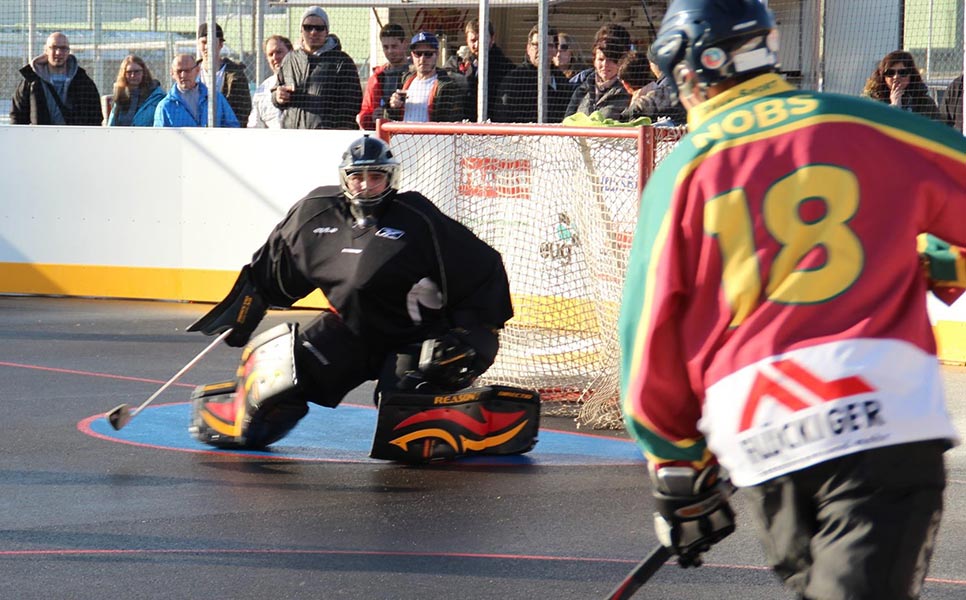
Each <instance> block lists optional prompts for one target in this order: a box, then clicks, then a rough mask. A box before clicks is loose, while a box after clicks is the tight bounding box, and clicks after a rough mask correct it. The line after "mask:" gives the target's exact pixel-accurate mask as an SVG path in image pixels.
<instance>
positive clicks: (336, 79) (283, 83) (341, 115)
mask: <svg viewBox="0 0 966 600" xmlns="http://www.w3.org/2000/svg"><path fill="white" fill-rule="evenodd" d="M301 23H302V45H301V47H300V48H297V49H296V50H294V51H292V52H289V53H288V54H287V55H286V56H285V60H284V61H282V68H281V70H280V71H279V73H278V87H276V88H275V91H274V92H273V93H272V101H273V102H274V103H275V106H277V107H279V108H280V109H281V110H282V129H358V128H359V125H358V124H357V123H356V115H357V114H359V109H360V108H361V107H362V84H361V83H360V82H359V71H358V70H357V69H356V65H355V63H354V62H353V61H352V58H351V57H350V56H349V55H348V54H346V53H345V52H343V51H342V43H341V42H340V41H339V38H338V37H336V36H335V34H333V33H330V32H329V17H328V15H327V14H326V13H325V11H324V10H322V9H321V8H320V7H318V6H311V7H309V8H307V9H306V10H305V12H304V13H302V21H301Z"/></svg>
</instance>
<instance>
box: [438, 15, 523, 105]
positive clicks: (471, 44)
mask: <svg viewBox="0 0 966 600" xmlns="http://www.w3.org/2000/svg"><path fill="white" fill-rule="evenodd" d="M463 31H464V32H465V33H466V49H465V51H463V49H462V48H461V49H460V50H461V52H457V53H456V54H455V55H453V56H452V57H450V59H449V60H448V61H447V62H446V70H447V71H448V72H450V73H453V74H456V73H459V74H460V75H462V76H463V78H464V81H465V88H466V98H465V103H464V112H465V113H466V117H467V118H468V119H469V120H470V121H474V122H475V121H478V120H479V114H478V111H477V106H476V105H477V100H478V88H479V74H478V73H477V70H478V69H479V56H480V21H479V19H471V20H469V21H467V22H466V26H465V27H464V28H463ZM487 31H488V32H489V36H488V37H487V47H488V48H489V54H487V67H486V73H487V76H486V97H487V102H486V113H487V115H489V114H490V113H491V111H492V110H493V108H494V107H495V106H496V105H497V103H498V102H499V100H498V98H499V92H500V84H501V83H502V82H503V78H504V77H505V76H506V74H507V73H509V72H510V71H512V70H513V63H512V62H510V59H509V58H507V57H506V54H504V53H503V50H502V49H501V48H500V47H499V46H497V45H496V38H495V37H494V34H495V32H496V30H495V29H494V28H493V22H492V21H490V22H489V23H488V27H487Z"/></svg>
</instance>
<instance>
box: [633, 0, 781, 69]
mask: <svg viewBox="0 0 966 600" xmlns="http://www.w3.org/2000/svg"><path fill="white" fill-rule="evenodd" d="M649 54H651V55H653V57H654V62H656V63H657V65H658V66H659V67H660V68H661V71H662V72H663V73H664V74H665V75H667V76H668V80H669V81H670V82H671V83H672V84H674V86H675V87H680V85H681V83H682V82H683V80H684V78H683V76H684V75H685V74H686V73H687V72H691V73H693V74H694V75H695V76H696V78H697V81H698V83H699V85H701V86H702V87H708V86H712V85H715V84H717V83H720V82H722V81H725V80H727V79H731V78H733V77H736V76H739V75H745V74H757V73H764V72H770V71H775V70H777V69H778V30H777V29H776V28H775V18H774V16H773V15H772V12H771V11H770V10H768V7H766V6H765V5H764V4H762V3H761V1H760V0H674V1H673V2H671V5H670V6H669V7H668V9H667V12H666V13H665V15H664V21H663V22H662V23H661V29H660V31H658V34H657V38H656V39H655V40H654V43H653V44H652V45H651V50H650V52H649Z"/></svg>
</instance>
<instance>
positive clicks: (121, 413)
mask: <svg viewBox="0 0 966 600" xmlns="http://www.w3.org/2000/svg"><path fill="white" fill-rule="evenodd" d="M230 333H231V329H229V330H227V331H225V332H224V333H222V334H221V335H219V336H218V337H216V338H215V341H213V342H211V343H210V344H208V346H207V347H206V348H205V349H204V350H202V351H201V352H199V353H198V356H195V357H194V358H192V359H191V361H189V362H188V364H186V365H185V366H183V367H181V370H180V371H178V372H177V373H175V374H174V377H172V378H171V379H169V380H168V381H167V382H166V383H165V384H164V385H162V386H161V387H160V388H159V389H158V391H156V392H154V393H153V394H151V397H150V398H148V399H147V400H145V401H144V402H142V403H141V405H140V406H138V407H137V408H136V409H134V410H133V411H132V410H131V407H130V406H128V405H127V404H121V405H120V406H115V407H114V408H112V409H111V410H110V411H108V412H107V413H105V414H104V416H105V417H106V418H107V422H108V423H110V424H111V427H113V428H114V429H115V430H120V429H121V428H122V427H124V426H125V425H127V424H128V423H129V422H130V421H131V419H133V418H134V417H136V416H137V414H138V413H139V412H141V411H142V410H143V409H144V407H146V406H147V405H148V404H151V402H153V401H154V399H155V398H157V397H158V396H160V395H161V392H163V391H164V390H166V389H168V388H169V387H170V386H171V384H173V383H174V382H175V381H177V380H178V379H179V378H180V377H181V376H182V375H184V374H185V373H187V372H188V370H189V369H191V367H193V366H195V365H196V364H198V361H200V360H201V359H202V357H204V355H205V354H208V353H209V352H210V351H211V349H212V348H214V347H215V346H217V345H218V344H219V342H221V341H222V340H223V339H225V338H226V337H228V335H229V334H230Z"/></svg>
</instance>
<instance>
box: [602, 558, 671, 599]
mask: <svg viewBox="0 0 966 600" xmlns="http://www.w3.org/2000/svg"><path fill="white" fill-rule="evenodd" d="M671 556H673V555H672V554H671V551H670V550H668V549H667V548H665V547H664V546H663V545H658V547H657V548H655V549H654V550H653V551H652V552H651V554H650V555H648V557H647V558H645V559H644V560H642V561H641V562H639V563H637V566H636V567H634V570H633V571H631V572H630V573H628V574H627V577H625V578H624V581H622V582H620V585H618V586H617V587H616V588H614V591H612V592H611V593H610V594H609V595H608V596H607V598H606V600H627V599H628V598H630V597H631V596H633V595H634V593H635V592H637V590H639V589H640V588H641V586H643V585H644V584H645V583H647V581H648V580H649V579H650V578H651V577H652V576H653V575H654V574H655V573H657V572H658V570H659V569H660V568H661V567H662V566H664V563H666V562H667V561H668V560H670V559H671Z"/></svg>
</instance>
